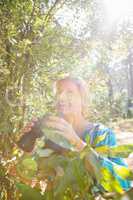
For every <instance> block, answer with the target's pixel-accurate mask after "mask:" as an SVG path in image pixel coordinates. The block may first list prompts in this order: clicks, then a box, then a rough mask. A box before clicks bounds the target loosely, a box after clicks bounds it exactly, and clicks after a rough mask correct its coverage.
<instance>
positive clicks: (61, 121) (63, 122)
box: [48, 116, 69, 126]
mask: <svg viewBox="0 0 133 200" xmlns="http://www.w3.org/2000/svg"><path fill="white" fill-rule="evenodd" d="M48 119H49V120H51V121H56V122H59V123H62V124H64V125H65V126H68V125H69V123H68V122H67V121H66V120H65V119H63V118H61V117H57V116H49V118H48Z"/></svg>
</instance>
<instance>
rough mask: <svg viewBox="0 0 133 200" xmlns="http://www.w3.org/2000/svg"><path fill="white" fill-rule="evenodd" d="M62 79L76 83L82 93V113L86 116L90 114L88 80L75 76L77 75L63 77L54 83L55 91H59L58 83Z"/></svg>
mask: <svg viewBox="0 0 133 200" xmlns="http://www.w3.org/2000/svg"><path fill="white" fill-rule="evenodd" d="M62 81H71V82H72V83H74V84H75V85H76V87H77V88H78V90H79V93H80V95H81V101H82V114H83V116H84V117H86V116H87V114H88V109H87V107H88V90H87V84H86V82H85V81H84V80H83V79H81V78H75V77H71V76H66V77H64V78H62V79H59V80H57V81H56V82H55V84H54V92H55V93H56V92H57V88H58V87H57V85H58V84H60V83H61V82H62Z"/></svg>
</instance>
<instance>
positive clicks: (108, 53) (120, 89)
mask: <svg viewBox="0 0 133 200" xmlns="http://www.w3.org/2000/svg"><path fill="white" fill-rule="evenodd" d="M66 75H72V76H74V77H80V78H83V79H84V80H85V81H86V83H87V87H88V93H89V101H88V111H89V112H88V119H89V120H90V121H93V122H100V123H104V124H106V125H108V126H110V127H113V128H114V130H115V131H116V134H117V137H118V141H119V143H122V144H123V143H131V142H133V139H132V138H133V1H132V0H123V1H121V0H100V1H99V0H23V1H22V0H1V1H0V91H1V92H0V138H1V140H0V156H1V157H2V158H4V159H9V158H11V157H12V152H13V150H12V149H13V145H14V141H16V140H17V139H18V137H19V136H20V132H21V129H22V128H23V126H24V125H25V124H26V123H27V122H28V121H30V120H31V119H32V118H33V117H40V116H42V115H44V114H46V113H48V112H54V93H53V84H54V82H55V80H57V79H59V78H62V77H64V76H66Z"/></svg>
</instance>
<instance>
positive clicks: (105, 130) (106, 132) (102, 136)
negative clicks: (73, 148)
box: [93, 123, 116, 146]
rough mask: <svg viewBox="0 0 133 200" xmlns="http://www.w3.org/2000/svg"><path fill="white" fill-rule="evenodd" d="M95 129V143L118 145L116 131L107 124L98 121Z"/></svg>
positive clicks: (97, 144)
mask: <svg viewBox="0 0 133 200" xmlns="http://www.w3.org/2000/svg"><path fill="white" fill-rule="evenodd" d="M95 127H96V128H95V131H94V141H93V144H94V145H95V146H99V145H100V146H101V145H109V146H114V145H116V137H115V133H114V131H113V130H112V129H111V128H109V127H107V126H105V125H104V124H101V123H98V124H95Z"/></svg>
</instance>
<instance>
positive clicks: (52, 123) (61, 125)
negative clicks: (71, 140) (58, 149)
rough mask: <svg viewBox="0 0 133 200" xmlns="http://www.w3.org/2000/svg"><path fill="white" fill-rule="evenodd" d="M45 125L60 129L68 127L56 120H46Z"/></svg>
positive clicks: (63, 129)
mask: <svg viewBox="0 0 133 200" xmlns="http://www.w3.org/2000/svg"><path fill="white" fill-rule="evenodd" d="M45 125H46V126H47V127H50V128H55V129H58V130H60V131H65V130H66V127H65V126H64V125H63V124H61V123H57V122H54V121H50V120H49V121H47V122H45Z"/></svg>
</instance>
